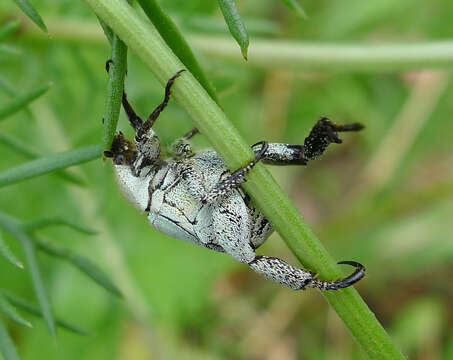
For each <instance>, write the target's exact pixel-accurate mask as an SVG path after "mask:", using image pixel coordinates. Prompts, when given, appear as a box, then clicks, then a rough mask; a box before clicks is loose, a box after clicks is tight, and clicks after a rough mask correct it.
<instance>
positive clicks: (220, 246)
mask: <svg viewBox="0 0 453 360" xmlns="http://www.w3.org/2000/svg"><path fill="white" fill-rule="evenodd" d="M108 65H109V62H108V63H107V71H108ZM183 71H184V70H180V71H178V72H177V73H176V74H175V75H174V76H172V77H171V78H170V79H169V80H168V82H167V84H166V87H165V96H164V100H163V102H162V103H161V104H160V105H158V106H157V107H156V108H155V109H154V111H153V112H152V113H151V114H150V115H149V117H148V118H147V119H146V120H145V121H143V120H142V119H141V118H140V117H139V116H138V115H137V114H136V112H135V111H134V110H133V108H132V106H131V104H130V103H129V101H128V98H127V95H126V92H124V91H123V96H122V105H123V108H124V110H125V112H126V115H127V117H128V119H129V122H130V125H131V126H132V127H133V128H134V130H135V132H136V134H135V137H134V141H130V140H128V139H127V138H126V137H125V136H124V135H123V134H122V133H121V132H117V133H116V134H115V136H114V139H113V142H112V145H111V148H110V150H108V151H105V152H104V155H105V157H107V158H111V159H112V161H113V165H114V171H115V174H116V178H117V182H118V184H119V187H120V189H121V191H122V192H123V194H124V195H125V197H126V198H127V199H128V200H129V201H130V202H131V203H132V204H134V205H135V206H136V207H137V208H138V209H139V210H140V211H142V212H146V213H147V218H148V221H149V223H150V225H151V226H152V227H154V228H155V229H157V230H158V231H161V232H163V233H165V234H167V235H170V236H173V237H176V238H178V239H182V240H186V241H189V242H191V243H193V244H196V245H201V246H203V247H206V248H208V249H211V250H215V251H219V252H224V253H227V254H229V255H230V256H232V257H233V258H234V259H235V260H237V261H239V262H241V263H244V264H248V265H249V266H250V267H251V268H252V269H253V270H254V271H256V272H257V273H260V274H262V275H264V276H265V277H267V278H269V279H271V280H273V281H276V282H278V283H280V284H282V285H284V286H287V287H289V288H291V289H293V290H301V289H305V288H306V287H312V288H319V289H322V290H338V289H341V288H346V287H348V286H351V285H352V284H354V283H356V282H357V281H359V280H360V279H362V278H363V277H364V275H365V268H364V266H363V265H361V264H360V263H358V262H355V261H341V262H339V263H338V264H347V265H351V266H353V267H355V271H354V272H353V273H352V274H351V275H349V276H347V277H345V278H342V279H339V280H335V281H323V280H318V279H317V278H316V274H315V273H313V272H311V271H307V270H305V269H300V268H297V267H295V266H292V265H290V264H288V263H286V262H285V261H283V260H281V259H279V258H276V257H269V256H262V255H256V254H255V250H256V249H258V248H259V247H260V246H261V245H262V244H263V243H264V242H265V241H266V239H267V238H268V237H269V235H270V234H271V233H272V232H273V227H272V224H271V223H270V222H269V221H268V220H267V219H266V217H265V216H264V215H263V213H262V212H261V211H260V210H259V209H258V208H256V207H255V205H254V204H253V201H252V200H251V199H250V197H249V195H248V194H247V192H246V191H245V190H244V189H242V188H241V187H240V185H241V184H242V183H244V182H245V181H246V178H245V175H246V174H247V173H248V172H249V171H251V170H252V169H253V167H254V166H255V164H256V163H258V161H262V162H263V163H265V164H270V165H307V163H308V162H309V161H311V160H313V159H315V158H317V157H318V156H320V155H321V154H322V153H323V152H324V150H325V149H326V148H327V146H328V145H329V144H330V143H336V144H340V143H341V142H342V140H341V139H340V138H339V137H338V132H346V131H359V130H361V129H362V128H363V125H361V124H359V123H354V124H348V125H337V124H335V123H333V122H331V121H330V120H329V119H327V118H325V117H322V118H320V119H319V120H318V121H317V122H316V124H315V125H314V127H313V128H312V130H311V131H310V133H309V135H308V136H307V138H306V139H305V141H304V144H303V145H291V144H281V143H268V142H266V141H262V142H259V143H256V144H255V145H253V146H252V150H253V152H254V153H255V156H254V158H253V159H252V160H250V161H249V162H248V164H247V165H245V166H244V167H241V168H239V169H237V170H236V171H233V172H230V171H229V169H228V167H227V166H226V164H225V163H224V161H223V160H222V159H221V158H220V156H219V155H218V154H217V153H216V152H215V151H214V150H204V151H199V152H195V151H194V150H193V149H192V146H191V144H190V139H191V138H192V137H193V136H195V135H196V134H198V133H199V131H198V129H196V128H194V129H192V130H191V131H189V132H188V133H186V134H185V135H184V136H182V137H181V138H179V139H177V140H176V141H175V142H174V143H173V144H172V145H171V147H170V152H171V156H170V157H168V158H163V156H162V155H161V144H160V141H159V138H158V137H157V135H156V133H155V132H154V130H153V128H152V127H153V124H154V123H155V121H156V119H157V118H158V117H159V114H160V113H161V112H162V110H164V108H165V107H166V106H167V104H168V101H169V100H170V90H171V87H172V85H173V84H174V82H175V80H176V79H177V78H178V77H179V76H180V74H181V73H182V72H183Z"/></svg>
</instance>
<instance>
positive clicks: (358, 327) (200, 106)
mask: <svg viewBox="0 0 453 360" xmlns="http://www.w3.org/2000/svg"><path fill="white" fill-rule="evenodd" d="M85 1H86V2H87V3H88V4H89V5H90V6H91V7H92V9H93V10H94V11H95V13H96V14H97V15H98V16H99V17H100V18H101V19H102V20H104V21H105V22H106V23H107V24H108V25H109V26H110V27H111V28H112V30H113V31H114V32H115V33H116V34H117V35H118V36H119V37H120V38H121V39H122V40H123V41H124V42H125V43H126V44H127V45H128V47H129V48H130V49H131V50H132V51H134V52H135V53H136V55H137V56H139V57H140V58H141V60H142V61H143V62H144V63H145V64H146V65H147V66H148V67H149V69H150V70H151V71H152V72H153V73H154V75H155V76H156V77H157V79H158V80H159V81H160V82H161V83H162V84H165V83H166V81H167V80H168V79H169V78H170V77H171V76H172V75H173V74H175V73H176V72H177V71H178V70H180V69H181V68H182V64H181V62H180V61H179V59H178V58H177V57H176V56H175V55H174V54H173V53H172V52H171V50H170V49H169V48H168V46H167V45H166V43H165V42H164V41H163V40H162V38H161V37H160V36H159V34H158V33H157V31H156V30H155V29H154V28H153V27H151V26H150V25H149V24H147V23H145V22H144V21H142V20H141V19H140V17H139V16H138V15H137V13H136V12H135V10H133V9H132V8H131V7H130V6H128V5H127V4H126V3H125V2H124V1H122V0H85ZM172 93H173V95H174V98H175V99H176V100H177V101H178V102H179V104H181V106H183V107H184V109H185V110H186V111H187V112H188V114H189V115H190V116H191V117H192V119H193V120H194V122H195V123H196V125H197V127H198V128H199V129H200V131H201V133H202V134H204V135H205V136H206V137H207V138H208V139H209V141H210V142H211V144H212V146H213V147H214V149H215V150H216V151H217V152H218V153H219V154H220V155H221V156H222V158H223V159H225V161H226V163H227V164H228V166H229V167H230V169H236V168H238V167H239V166H242V165H244V164H246V163H247V162H248V161H249V160H250V159H251V158H252V157H253V155H254V154H253V152H252V151H251V149H250V147H249V146H248V145H247V144H246V143H245V141H244V140H243V139H242V137H241V136H240V135H239V133H238V132H237V130H236V129H235V128H234V127H233V126H232V125H231V123H230V122H229V121H228V119H227V118H226V116H225V114H224V113H223V112H222V110H221V109H220V108H219V107H218V106H217V105H216V103H215V102H214V101H213V100H212V99H211V97H210V96H209V95H208V94H207V93H206V91H205V90H204V89H203V87H202V86H201V85H200V84H199V83H198V82H197V81H196V79H195V78H194V77H193V76H192V75H191V74H190V73H188V72H185V73H183V74H181V77H180V78H178V81H176V82H175V85H174V87H173V89H172ZM244 188H245V189H246V190H247V192H248V193H249V194H250V195H251V197H252V198H253V200H254V201H255V203H256V204H257V206H258V207H259V208H260V209H261V210H262V211H263V212H264V214H265V215H266V216H267V218H268V219H269V220H270V221H271V222H272V224H273V225H274V226H275V228H276V230H277V231H278V232H279V233H280V235H281V236H282V237H283V239H284V240H285V241H286V243H287V244H288V246H289V248H290V249H291V250H292V251H293V253H294V254H295V255H296V256H297V258H298V259H299V260H300V261H301V263H302V264H303V265H304V266H305V267H306V268H308V269H310V270H315V271H317V272H318V273H319V274H320V276H321V278H324V279H336V278H339V277H341V276H343V274H342V273H341V271H340V270H339V268H338V267H337V265H336V264H335V262H334V261H333V259H332V258H331V256H330V255H329V254H328V253H327V251H326V250H325V248H324V247H323V245H322V244H321V243H320V242H319V240H318V239H317V238H316V236H315V235H314V234H313V232H312V231H311V229H310V228H309V226H308V225H307V223H306V222H305V220H304V219H303V218H302V216H301V215H300V213H299V212H298V210H297V209H296V208H295V206H294V205H293V204H292V203H291V202H290V200H289V199H288V197H287V196H286V194H285V193H284V192H283V190H282V189H281V188H280V187H279V185H278V184H277V183H276V182H275V180H274V179H273V178H272V177H271V175H270V174H269V172H268V171H267V170H266V169H265V167H264V166H263V165H262V164H258V165H257V166H256V167H255V168H254V170H253V171H252V172H251V173H250V174H249V176H248V182H247V183H246V184H245V185H244ZM323 295H324V296H325V297H326V299H327V300H328V302H329V303H330V304H331V306H332V307H333V308H334V309H335V311H336V312H337V313H338V314H339V316H340V317H341V319H342V320H343V322H344V323H345V325H346V326H347V327H348V329H349V330H350V332H351V333H352V335H353V336H354V338H355V339H356V341H357V342H358V343H359V344H360V345H361V347H362V348H363V350H364V351H365V352H366V353H367V354H368V356H369V357H370V358H372V359H403V358H404V357H403V355H402V354H401V352H400V351H399V350H398V348H397V347H396V346H395V345H394V344H393V343H392V341H391V340H390V338H389V336H388V334H387V333H386V332H385V330H384V329H383V328H382V326H381V325H380V324H379V322H378V321H377V319H376V317H375V316H374V314H373V313H372V312H371V311H370V309H369V308H368V307H367V305H366V304H365V302H364V301H363V300H362V299H361V298H360V296H359V295H358V293H357V292H356V291H355V289H354V288H351V287H350V288H347V289H344V290H340V291H337V292H323ZM294 296H303V294H300V293H299V294H298V293H295V294H294Z"/></svg>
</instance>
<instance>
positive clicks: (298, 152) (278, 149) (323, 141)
mask: <svg viewBox="0 0 453 360" xmlns="http://www.w3.org/2000/svg"><path fill="white" fill-rule="evenodd" d="M363 128H364V126H363V125H362V124H359V123H353V124H347V125H338V124H335V123H333V122H331V121H330V120H329V119H327V118H325V117H323V118H321V119H319V120H318V121H317V122H316V124H315V126H313V128H312V129H311V131H310V134H309V135H308V136H307V137H306V138H305V141H304V145H292V144H281V143H269V144H268V149H267V150H266V153H265V154H264V156H263V158H262V160H263V162H264V163H265V164H269V165H307V163H308V162H309V161H310V160H313V159H316V158H317V157H319V156H320V155H322V154H323V153H324V151H325V150H326V148H327V146H328V145H329V144H331V143H336V144H341V143H342V140H341V139H340V138H339V137H338V133H339V132H346V131H359V130H362V129H363ZM262 146H263V142H259V143H256V144H254V145H253V146H252V150H253V151H254V152H255V154H258V153H259V152H260V151H261V149H262Z"/></svg>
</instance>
